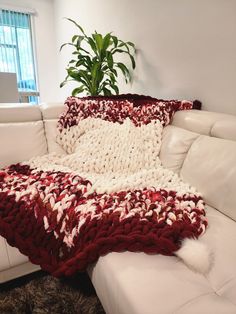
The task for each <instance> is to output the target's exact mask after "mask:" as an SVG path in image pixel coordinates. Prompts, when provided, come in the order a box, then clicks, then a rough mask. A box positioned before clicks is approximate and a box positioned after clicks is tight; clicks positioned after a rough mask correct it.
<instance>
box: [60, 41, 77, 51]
mask: <svg viewBox="0 0 236 314" xmlns="http://www.w3.org/2000/svg"><path fill="white" fill-rule="evenodd" d="M67 45H68V46H73V47H76V46H75V45H74V44H72V43H65V44H63V45H61V47H60V51H61V50H62V48H63V47H65V46H67Z"/></svg>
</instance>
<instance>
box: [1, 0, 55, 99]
mask: <svg viewBox="0 0 236 314" xmlns="http://www.w3.org/2000/svg"><path fill="white" fill-rule="evenodd" d="M0 4H5V5H11V6H17V7H25V8H32V9H34V10H35V11H36V15H35V16H34V17H33V26H34V33H35V38H36V43H35V46H36V57H37V64H36V65H37V72H38V81H39V91H40V101H43V102H53V101H55V98H56V95H57V93H58V88H59V87H58V85H57V81H58V79H57V77H58V74H57V57H56V53H58V52H57V50H56V40H55V28H54V7H53V1H52V0H0Z"/></svg>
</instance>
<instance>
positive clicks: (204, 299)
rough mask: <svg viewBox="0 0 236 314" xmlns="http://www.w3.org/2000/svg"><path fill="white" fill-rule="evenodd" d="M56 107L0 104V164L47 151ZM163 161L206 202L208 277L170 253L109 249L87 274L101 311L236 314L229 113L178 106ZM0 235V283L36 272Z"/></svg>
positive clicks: (235, 178) (235, 197)
mask: <svg viewBox="0 0 236 314" xmlns="http://www.w3.org/2000/svg"><path fill="white" fill-rule="evenodd" d="M62 110H63V105H62V104H56V103H51V104H41V105H40V106H29V105H28V104H21V105H16V104H11V105H9V104H5V105H4V104H1V105H0V168H2V167H4V166H7V165H9V164H11V163H16V162H20V161H24V160H27V159H29V158H30V157H33V156H41V155H44V154H46V153H48V152H53V151H56V152H59V153H60V152H62V148H61V147H60V146H59V145H58V144H57V143H56V142H55V135H56V123H57V119H58V116H59V114H60V113H61V112H62ZM160 158H161V161H162V163H163V165H164V166H165V167H167V168H169V169H172V170H173V171H175V172H177V173H178V174H179V175H180V176H181V177H182V178H183V179H184V180H186V181H188V182H189V183H190V184H192V185H193V186H195V187H196V188H197V189H198V190H199V191H200V192H201V193H202V194H203V196H204V199H205V201H206V203H207V208H206V211H207V218H208V221H209V227H208V229H207V231H206V233H205V234H204V236H203V237H202V239H201V241H203V242H204V243H206V245H207V246H208V247H209V250H211V252H212V256H213V262H212V267H211V269H210V271H209V273H208V274H206V275H202V274H199V273H196V272H194V271H192V270H191V269H189V268H187V267H186V266H185V265H184V264H183V263H182V262H181V261H180V260H179V259H178V258H177V257H174V256H173V257H172V256H171V257H167V256H162V255H146V254H144V253H131V252H124V253H109V254H108V255H106V256H103V257H100V258H99V260H98V262H97V263H96V264H94V265H91V266H90V267H89V269H88V273H89V275H90V277H91V280H92V283H93V285H94V287H95V289H96V291H97V294H98V297H99V298H100V300H101V302H102V304H103V307H104V309H105V311H106V313H108V314H144V313H145V314H165V313H166V314H167V313H176V314H192V313H195V314H200V313H203V314H204V313H206V314H211V313H212V314H231V313H232V314H233V313H236V267H235V265H236V117H235V116H231V115H226V114H221V113H213V112H206V111H197V110H191V111H182V112H181V111H180V112H177V113H176V114H175V116H174V119H173V121H172V123H171V125H169V126H167V127H166V128H165V130H164V133H163V141H162V147H161V152H160ZM38 269H39V267H38V266H37V265H33V264H31V263H29V262H28V259H27V257H25V256H23V255H22V254H21V253H20V252H19V251H18V250H17V249H15V248H12V247H10V246H9V245H8V244H7V243H6V241H5V240H4V239H3V238H0V283H3V282H6V281H8V280H11V279H14V278H17V277H19V276H22V275H25V274H27V273H31V272H33V271H36V270H38Z"/></svg>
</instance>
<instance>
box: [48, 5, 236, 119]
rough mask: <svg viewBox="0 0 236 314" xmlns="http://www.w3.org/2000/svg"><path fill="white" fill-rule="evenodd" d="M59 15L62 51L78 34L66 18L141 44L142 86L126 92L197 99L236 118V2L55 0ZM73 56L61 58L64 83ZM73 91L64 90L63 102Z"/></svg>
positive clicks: (138, 74) (64, 53) (124, 89)
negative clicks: (64, 45) (67, 67)
mask: <svg viewBox="0 0 236 314" xmlns="http://www.w3.org/2000/svg"><path fill="white" fill-rule="evenodd" d="M54 13H55V29H56V37H57V49H59V46H60V45H61V44H62V43H64V42H66V41H69V40H70V38H71V36H72V35H73V34H75V32H76V28H75V27H74V26H73V25H72V24H70V23H69V22H67V21H66V20H64V19H63V17H70V18H73V19H76V20H77V21H78V22H79V23H81V24H82V25H83V27H84V28H85V29H86V30H87V31H88V32H92V31H94V30H95V29H96V30H97V31H99V32H102V33H104V32H109V31H113V32H114V34H116V35H118V36H120V38H121V39H123V40H131V41H133V42H134V43H136V45H137V47H138V49H139V56H138V68H137V70H136V72H135V73H136V80H135V82H134V84H133V86H132V87H130V86H124V85H123V84H121V86H122V88H121V92H127V91H129V92H136V93H140V94H146V95H152V96H155V97H159V98H163V97H164V98H185V99H186V98H188V99H195V98H197V99H200V100H201V101H202V102H203V108H204V109H206V110H212V111H219V112H227V113H233V114H236V1H235V0H178V1H177V0H145V1H143V0H129V1H127V0H119V1H117V0H99V1H98V0H80V1H78V0H69V1H66V0H54ZM70 53H71V50H70V49H69V48H65V50H64V51H62V53H61V54H60V55H59V57H58V70H59V72H58V74H59V76H58V78H59V81H58V83H59V82H60V81H62V80H63V79H64V77H65V75H66V72H65V67H66V65H67V63H68V61H69V60H70V59H71V54H70ZM71 90H72V86H69V84H68V86H67V87H64V88H63V89H61V90H59V92H58V95H57V96H58V99H57V100H64V99H65V98H66V97H67V96H68V95H69V94H70V92H71Z"/></svg>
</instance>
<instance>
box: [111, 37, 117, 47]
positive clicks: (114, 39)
mask: <svg viewBox="0 0 236 314" xmlns="http://www.w3.org/2000/svg"><path fill="white" fill-rule="evenodd" d="M111 38H112V40H113V43H114V47H115V48H116V47H117V45H118V38H117V37H116V36H111Z"/></svg>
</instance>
